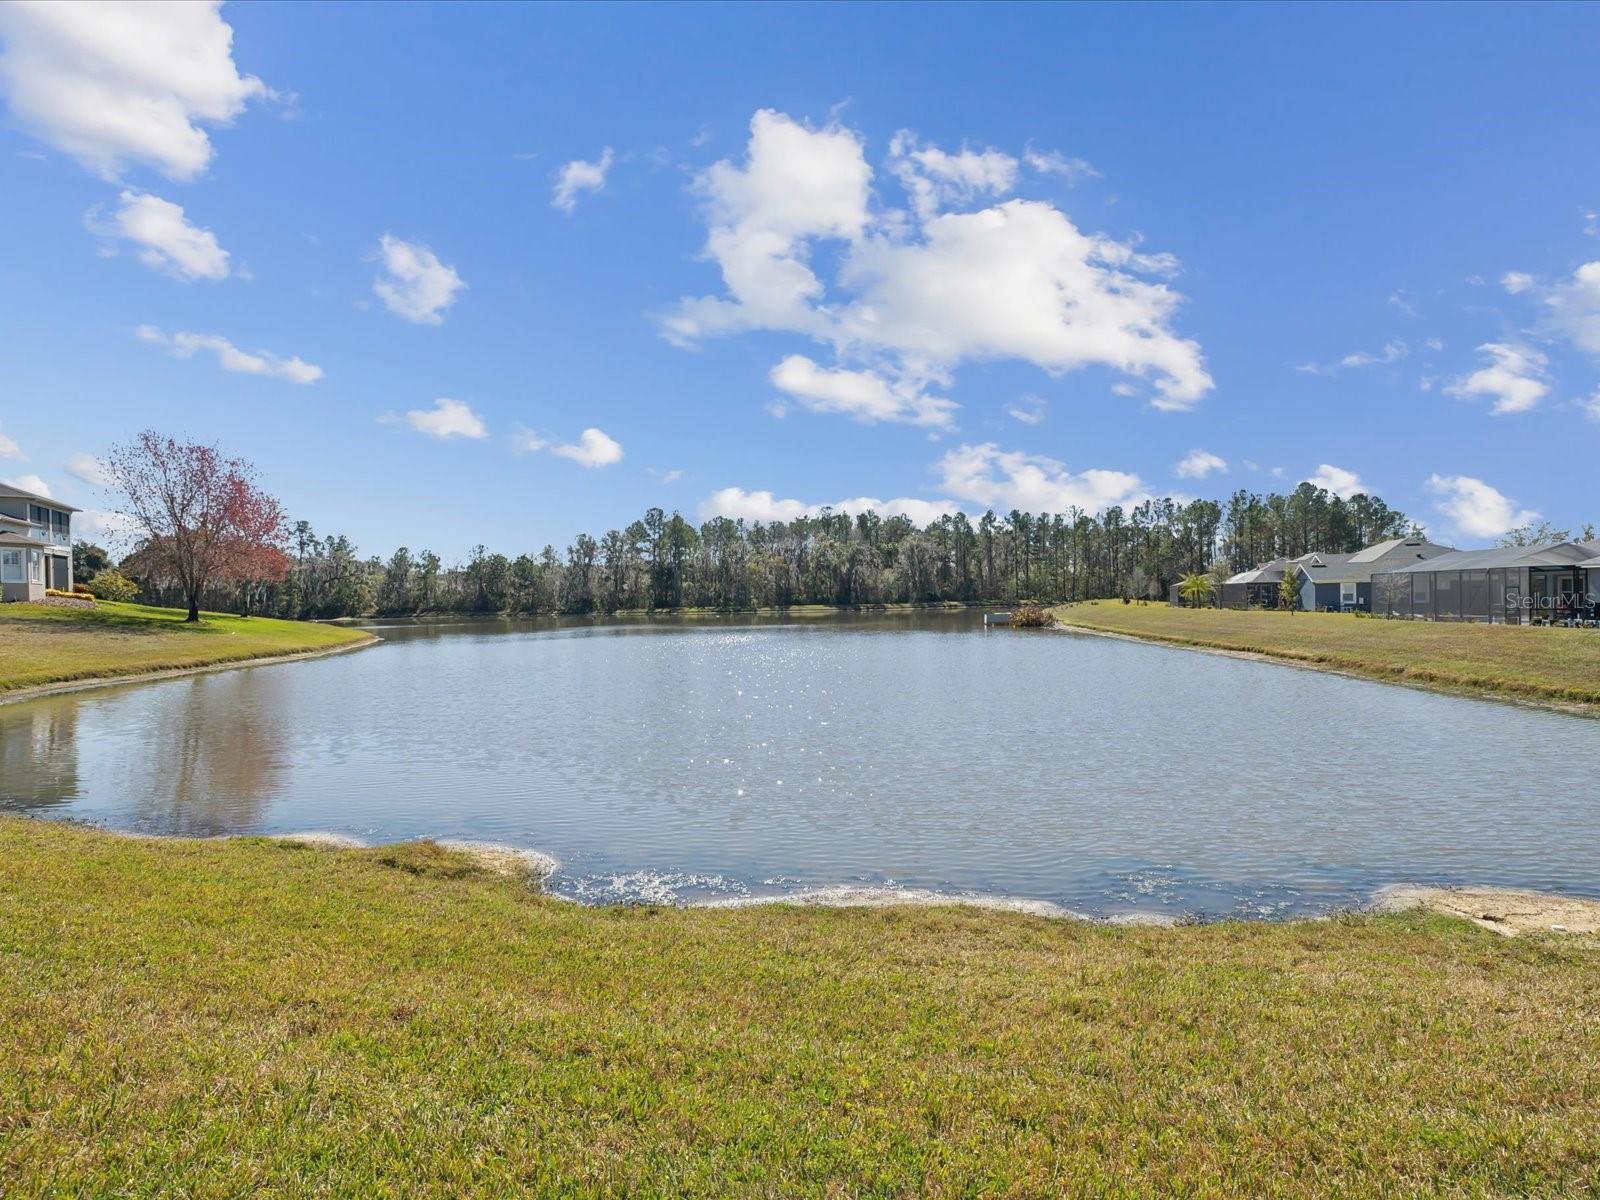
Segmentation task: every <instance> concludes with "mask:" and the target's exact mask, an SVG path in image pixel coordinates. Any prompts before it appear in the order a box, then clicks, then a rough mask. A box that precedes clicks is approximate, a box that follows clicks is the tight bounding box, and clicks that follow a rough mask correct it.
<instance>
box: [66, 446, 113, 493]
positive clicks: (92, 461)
mask: <svg viewBox="0 0 1600 1200" xmlns="http://www.w3.org/2000/svg"><path fill="white" fill-rule="evenodd" d="M67 474H68V475H71V476H72V477H73V478H74V479H76V480H79V481H80V482H83V483H87V484H88V485H89V486H91V487H101V488H103V487H110V486H111V485H112V484H113V483H114V482H115V481H114V480H113V479H112V478H111V472H109V471H108V470H106V465H105V463H103V462H101V461H100V460H99V459H98V458H96V457H95V456H94V455H92V454H74V455H73V456H72V457H71V458H69V459H67Z"/></svg>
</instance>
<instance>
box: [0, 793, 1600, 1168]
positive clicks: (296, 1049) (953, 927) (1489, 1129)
mask: <svg viewBox="0 0 1600 1200" xmlns="http://www.w3.org/2000/svg"><path fill="white" fill-rule="evenodd" d="M0 1064H4V1066H3V1070H0V1194H3V1195H5V1196H6V1197H8V1198H19V1197H24V1196H29V1197H31V1196H38V1195H51V1196H68V1195H70V1196H97V1197H98V1196H155V1195H173V1196H178V1195H181V1196H189V1197H211V1196H217V1197H221V1196H230V1197H231V1196H243V1195H273V1196H306V1195H317V1196H360V1197H372V1196H394V1197H421V1196H439V1197H456V1196H468V1195H475V1196H494V1197H501V1196H511V1195H525V1194H538V1195H551V1194H562V1195H651V1196H655V1195H722V1196H741V1197H742V1196H791V1195H802V1196H806V1195H814V1196H894V1195H905V1196H912V1195H916V1196H957V1195H960V1196H975V1195H1008V1196H1010V1195H1014V1196H1057V1195H1096V1196H1126V1197H1148V1196H1169V1195H1183V1196H1196V1197H1205V1196H1218V1197H1221V1196H1339V1197H1349V1196H1380V1195H1382V1196H1422V1195H1440V1196H1444V1195H1448V1196H1532V1195H1544V1196H1578V1195H1593V1194H1595V1190H1596V1189H1597V1188H1600V939H1595V938H1583V937H1568V938H1560V937H1555V936H1539V937H1528V938H1519V939H1508V938H1502V937H1499V936H1497V935H1495V934H1492V933H1488V932H1485V931H1483V930H1480V929H1477V928H1475V927H1474V926H1472V925H1469V924H1467V923H1465V922H1459V921H1451V920H1447V919H1444V918H1440V917H1427V916H1422V915H1396V916H1385V917H1372V916H1362V917H1343V918H1336V919H1333V920H1328V921H1318V922H1306V923H1297V924H1267V923H1248V924H1246V923H1224V924H1215V925H1206V926H1194V927H1181V928H1177V929H1138V928H1116V929H1113V928H1104V927H1097V926H1091V925H1086V924H1081V923H1076V922H1064V921H1049V920H1045V919H1040V918H1033V917H1025V916H1017V915H1009V914H998V913H993V912H982V911H973V910H961V909H954V908H946V909H912V908H903V909H888V910H871V909H855V910H818V909H797V908H759V909H744V910H720V911H718V910H705V909H701V910H660V909H653V908H633V909H619V908H584V907H579V906H575V905H571V904H566V903H562V902H559V901H554V900H549V899H545V898H542V897H540V896H539V895H537V894H536V893H534V892H533V891H531V890H530V889H529V887H528V886H527V885H526V884H525V883H522V882H519V881H514V880H509V879H505V878H501V877H496V876H491V875H488V874H486V873H484V872H482V871H481V870H480V869H479V868H477V867H475V866H474V865H473V863H472V862H471V860H468V859H465V858H462V857H460V856H458V855H455V854H452V853H448V852H445V851H442V850H439V849H437V848H434V847H430V846H428V845H426V844H420V845H411V846H405V847H397V848H388V849H377V850H368V851H329V850H313V849H307V848H301V847H292V846H289V845H286V844H284V843H278V842H269V841H257V840H245V841H231V842H217V841H155V840H138V839H131V838H121V837H117V836H114V835H111V834H106V833H101V832H97V831H92V830H87V829H83V828H78V827H72V826H67V825H62V824H56V823H49V822H42V821H26V820H20V819H0Z"/></svg>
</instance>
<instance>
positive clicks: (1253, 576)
mask: <svg viewBox="0 0 1600 1200" xmlns="http://www.w3.org/2000/svg"><path fill="white" fill-rule="evenodd" d="M1288 569H1289V560H1288V559H1287V558H1275V559H1273V560H1272V561H1271V562H1268V563H1262V564H1261V565H1260V566H1259V567H1256V568H1255V569H1253V570H1250V571H1240V572H1239V573H1238V574H1237V575H1230V576H1228V578H1226V579H1224V580H1223V581H1222V587H1221V588H1219V589H1218V591H1217V603H1218V604H1220V605H1221V606H1222V607H1223V608H1277V607H1278V606H1279V605H1280V604H1281V603H1282V591H1281V588H1282V587H1283V576H1284V573H1285V572H1286V571H1287V570H1288Z"/></svg>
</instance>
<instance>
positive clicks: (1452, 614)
mask: <svg viewBox="0 0 1600 1200" xmlns="http://www.w3.org/2000/svg"><path fill="white" fill-rule="evenodd" d="M1596 564H1600V542H1549V543H1545V544H1543V545H1538V546H1494V547H1491V548H1490V549H1487V550H1458V551H1456V552H1455V553H1453V554H1447V555H1443V556H1441V557H1439V558H1435V559H1431V560H1429V561H1427V562H1419V563H1412V564H1410V565H1408V566H1403V567H1399V568H1397V569H1394V570H1392V571H1389V572H1387V573H1384V574H1380V575H1378V576H1376V577H1375V579H1374V585H1375V591H1376V594H1377V598H1378V604H1377V611H1378V612H1380V613H1383V614H1385V615H1387V616H1391V617H1410V618H1414V619H1422V620H1429V621H1487V622H1492V623H1493V624H1496V625H1499V624H1510V625H1528V624H1533V623H1536V622H1538V623H1548V622H1551V621H1570V620H1593V619H1594V610H1595V604H1596V601H1597V600H1600V596H1597V595H1596V594H1595V593H1596V586H1597V584H1600V569H1597V566H1596Z"/></svg>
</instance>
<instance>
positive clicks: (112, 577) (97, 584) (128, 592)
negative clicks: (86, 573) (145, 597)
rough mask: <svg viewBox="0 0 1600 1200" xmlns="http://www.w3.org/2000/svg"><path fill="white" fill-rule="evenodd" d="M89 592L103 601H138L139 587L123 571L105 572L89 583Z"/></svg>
mask: <svg viewBox="0 0 1600 1200" xmlns="http://www.w3.org/2000/svg"><path fill="white" fill-rule="evenodd" d="M89 591H90V593H91V594H93V595H94V596H96V597H98V598H99V599H101V600H122V601H128V600H137V599H138V598H139V585H138V584H137V583H135V582H134V581H133V580H131V579H129V578H128V577H127V576H126V575H124V574H123V573H122V572H121V571H116V570H109V569H108V570H105V571H101V572H100V574H98V575H96V576H95V577H94V578H93V579H91V580H90V581H89Z"/></svg>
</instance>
